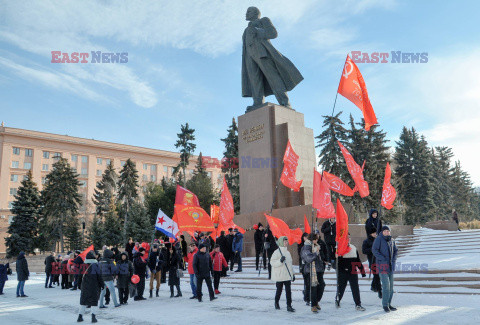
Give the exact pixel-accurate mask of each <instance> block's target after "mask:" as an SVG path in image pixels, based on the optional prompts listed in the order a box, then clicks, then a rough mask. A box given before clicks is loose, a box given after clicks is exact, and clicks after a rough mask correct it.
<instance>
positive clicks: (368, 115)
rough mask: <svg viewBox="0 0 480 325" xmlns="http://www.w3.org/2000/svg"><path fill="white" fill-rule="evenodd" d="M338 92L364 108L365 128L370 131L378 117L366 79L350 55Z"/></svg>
mask: <svg viewBox="0 0 480 325" xmlns="http://www.w3.org/2000/svg"><path fill="white" fill-rule="evenodd" d="M337 92H338V93H339V94H340V95H342V96H343V97H345V98H346V99H348V100H349V101H351V102H352V103H354V104H355V105H356V106H357V107H358V108H360V109H361V110H362V113H363V118H364V119H365V130H367V131H368V130H370V127H371V126H372V125H375V124H377V117H376V116H375V112H374V111H373V107H372V104H370V99H368V92H367V86H366V85H365V81H364V80H363V77H362V74H361V73H360V70H358V67H357V65H356V64H355V62H353V61H352V59H351V58H350V56H348V55H347V60H346V61H345V66H344V68H343V73H342V78H341V79H340V84H339V85H338V90H337Z"/></svg>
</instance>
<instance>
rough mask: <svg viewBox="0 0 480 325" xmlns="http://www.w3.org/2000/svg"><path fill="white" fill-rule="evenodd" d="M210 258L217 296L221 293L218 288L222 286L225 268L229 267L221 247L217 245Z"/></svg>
mask: <svg viewBox="0 0 480 325" xmlns="http://www.w3.org/2000/svg"><path fill="white" fill-rule="evenodd" d="M210 256H211V257H212V263H213V288H214V289H215V294H216V295H218V294H220V293H221V292H220V291H218V287H219V285H220V277H221V275H222V269H223V268H224V267H228V264H227V261H226V260H225V257H224V256H223V254H222V252H220V245H215V248H214V249H213V252H211V253H210Z"/></svg>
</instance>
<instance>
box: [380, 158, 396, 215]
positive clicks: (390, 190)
mask: <svg viewBox="0 0 480 325" xmlns="http://www.w3.org/2000/svg"><path fill="white" fill-rule="evenodd" d="M391 177H392V170H391V169H390V164H389V163H388V162H387V167H386V168H385V179H384V180H383V191H382V206H384V207H385V208H386V209H388V210H390V209H391V208H393V201H395V197H396V196H397V192H396V191H395V188H394V187H393V186H392V183H390V178H391Z"/></svg>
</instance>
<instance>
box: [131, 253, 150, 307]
mask: <svg viewBox="0 0 480 325" xmlns="http://www.w3.org/2000/svg"><path fill="white" fill-rule="evenodd" d="M144 254H145V248H143V247H139V248H138V252H137V253H135V254H134V255H133V272H134V273H135V274H136V275H138V277H139V278H140V281H139V282H138V283H137V295H136V296H135V298H133V300H146V298H144V297H143V292H144V291H145V277H146V276H147V262H145V261H144V260H143V255H144Z"/></svg>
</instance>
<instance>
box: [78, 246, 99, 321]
mask: <svg viewBox="0 0 480 325" xmlns="http://www.w3.org/2000/svg"><path fill="white" fill-rule="evenodd" d="M85 264H87V265H88V268H87V270H86V271H85V274H83V275H82V277H83V279H82V285H81V287H80V290H81V292H80V309H79V311H78V319H77V322H83V314H85V308H86V307H87V306H90V308H91V311H92V323H96V322H97V318H96V316H95V315H96V314H97V310H96V309H97V308H96V307H97V306H98V300H99V298H100V291H101V290H103V288H105V282H104V281H103V276H102V272H101V270H100V267H99V266H98V262H97V260H96V257H95V253H94V252H92V251H90V252H88V254H87V256H86V258H85Z"/></svg>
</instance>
